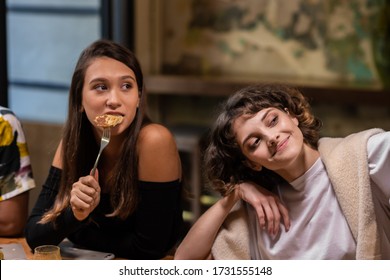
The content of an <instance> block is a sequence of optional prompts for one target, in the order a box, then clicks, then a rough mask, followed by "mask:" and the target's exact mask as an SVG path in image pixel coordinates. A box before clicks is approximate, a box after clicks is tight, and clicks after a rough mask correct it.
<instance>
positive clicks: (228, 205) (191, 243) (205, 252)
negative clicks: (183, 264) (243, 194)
mask: <svg viewBox="0 0 390 280" xmlns="http://www.w3.org/2000/svg"><path fill="white" fill-rule="evenodd" d="M238 200H239V197H238V194H237V189H236V190H235V191H234V192H232V193H231V194H230V195H228V196H225V197H223V198H221V199H220V200H218V201H217V202H216V203H215V204H214V205H213V206H211V207H210V208H209V209H208V210H207V211H206V212H205V213H204V214H203V215H202V216H201V217H200V218H199V219H198V220H197V221H196V222H195V224H194V225H193V226H192V227H191V229H190V230H189V232H188V233H187V235H186V237H185V238H184V239H183V241H182V242H181V244H180V246H179V247H178V248H177V250H176V253H175V259H177V260H180V259H182V260H192V259H193V260H201V259H208V258H210V253H211V247H212V246H213V243H214V240H215V237H216V236H217V233H218V231H219V229H220V227H221V225H222V223H223V222H224V220H225V218H226V216H227V215H228V214H229V212H230V210H231V209H232V208H233V206H234V205H235V204H236V202H237V201H238Z"/></svg>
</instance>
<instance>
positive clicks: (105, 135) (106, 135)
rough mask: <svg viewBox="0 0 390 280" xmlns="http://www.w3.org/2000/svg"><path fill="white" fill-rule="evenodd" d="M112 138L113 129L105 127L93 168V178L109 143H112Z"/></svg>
mask: <svg viewBox="0 0 390 280" xmlns="http://www.w3.org/2000/svg"><path fill="white" fill-rule="evenodd" d="M110 137H111V129H110V128H109V127H105V128H104V129H103V135H102V139H101V140H100V149H99V153H98V155H97V158H96V161H95V164H94V165H93V168H92V176H94V175H95V171H96V167H97V165H98V162H99V158H100V155H101V153H102V151H103V150H104V148H105V147H107V145H108V143H110Z"/></svg>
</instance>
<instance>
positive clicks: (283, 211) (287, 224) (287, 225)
mask: <svg viewBox="0 0 390 280" xmlns="http://www.w3.org/2000/svg"><path fill="white" fill-rule="evenodd" d="M278 208H279V212H280V214H281V215H282V219H283V224H284V227H285V229H286V232H287V231H289V230H290V227H291V221H290V216H289V215H288V210H287V208H286V207H285V206H284V205H283V204H282V203H281V202H278Z"/></svg>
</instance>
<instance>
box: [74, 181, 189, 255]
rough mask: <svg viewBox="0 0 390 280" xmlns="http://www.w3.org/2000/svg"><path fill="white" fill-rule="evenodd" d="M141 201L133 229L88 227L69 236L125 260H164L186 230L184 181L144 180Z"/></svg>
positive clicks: (140, 188)
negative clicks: (162, 181)
mask: <svg viewBox="0 0 390 280" xmlns="http://www.w3.org/2000/svg"><path fill="white" fill-rule="evenodd" d="M139 195H140V202H139V204H138V207H137V210H136V212H135V213H134V214H133V215H132V217H131V219H134V220H133V221H134V226H133V227H132V229H131V230H123V231H120V232H119V231H115V230H102V229H99V227H96V226H95V227H94V226H85V227H83V230H80V231H77V232H76V233H74V234H73V235H72V236H71V237H70V238H69V239H71V240H72V241H73V240H74V241H76V243H77V240H79V241H81V240H82V243H83V246H84V247H87V248H92V249H93V250H97V251H103V252H110V253H114V254H115V256H117V257H120V258H125V259H136V260H147V259H161V258H162V257H164V256H165V255H166V254H167V252H168V251H169V250H170V249H172V247H173V246H174V245H176V243H177V242H178V240H179V237H180V235H181V233H182V225H183V219H182V207H181V183H180V182H179V181H173V182H164V183H155V182H153V183H152V182H140V186H139Z"/></svg>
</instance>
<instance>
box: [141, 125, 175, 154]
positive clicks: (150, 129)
mask: <svg viewBox="0 0 390 280" xmlns="http://www.w3.org/2000/svg"><path fill="white" fill-rule="evenodd" d="M174 142H175V141H174V138H173V135H172V133H171V132H170V131H169V130H168V129H167V128H166V127H165V126H162V125H160V124H148V125H146V126H144V127H143V128H142V129H141V131H140V134H139V137H138V146H139V147H141V148H142V147H143V146H144V145H157V146H161V145H171V144H174Z"/></svg>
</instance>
